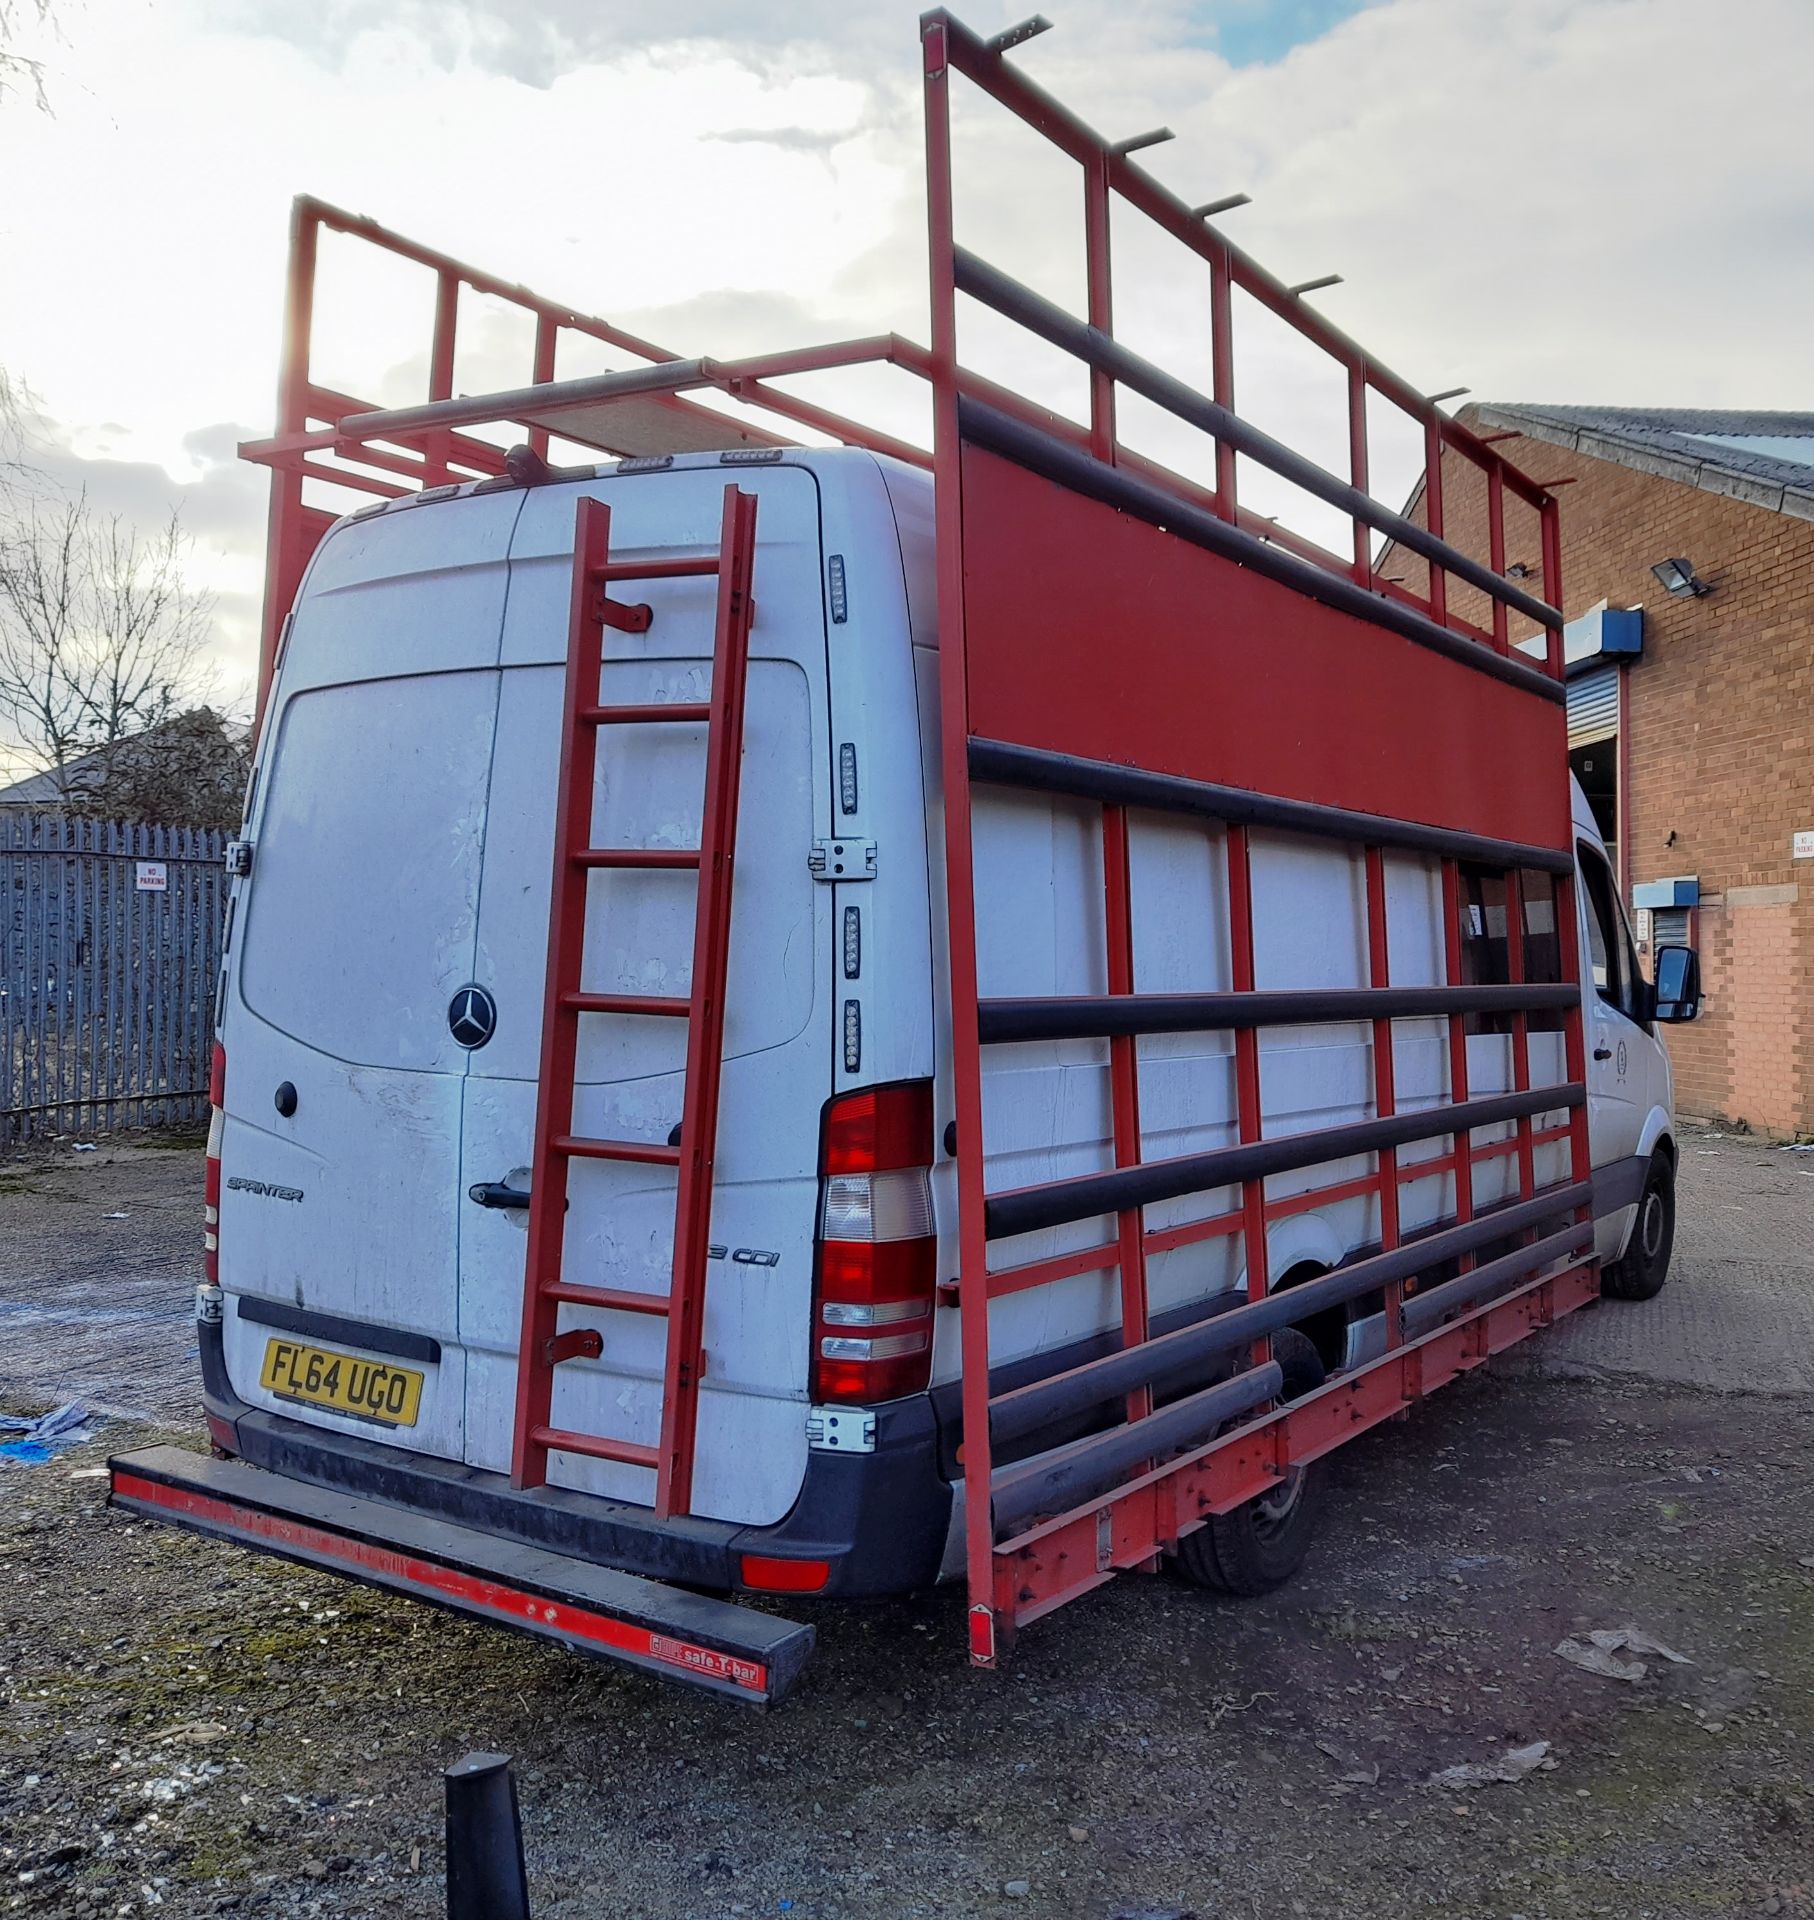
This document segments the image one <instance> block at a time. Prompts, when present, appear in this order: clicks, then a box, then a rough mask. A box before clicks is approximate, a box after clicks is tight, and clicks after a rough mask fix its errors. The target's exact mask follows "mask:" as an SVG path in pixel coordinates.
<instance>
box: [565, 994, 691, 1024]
mask: <svg viewBox="0 0 1814 1920" xmlns="http://www.w3.org/2000/svg"><path fill="white" fill-rule="evenodd" d="M561 1005H562V1006H563V1007H571V1008H572V1009H573V1011H574V1012H575V1013H651V1014H665V1015H667V1016H668V1017H669V1018H671V1019H675V1020H684V1019H685V1018H686V1017H687V1015H688V1014H689V1013H691V1012H692V1011H693V1003H692V1001H690V1000H685V999H682V998H680V997H679V996H677V995H674V994H661V993H563V994H562V995H561Z"/></svg>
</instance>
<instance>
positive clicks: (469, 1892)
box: [443, 1753, 529, 1920]
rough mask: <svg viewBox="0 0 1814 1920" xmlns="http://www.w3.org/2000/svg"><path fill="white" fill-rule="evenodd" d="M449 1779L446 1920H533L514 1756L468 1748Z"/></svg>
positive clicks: (446, 1777)
mask: <svg viewBox="0 0 1814 1920" xmlns="http://www.w3.org/2000/svg"><path fill="white" fill-rule="evenodd" d="M443 1777H444V1778H445V1779H446V1782H447V1920H529V1880H528V1876H527V1875H526V1873H525V1872H524V1869H523V1829H522V1823H521V1822H520V1821H519V1820H518V1818H517V1805H516V1780H515V1778H514V1777H513V1776H512V1774H511V1771H510V1756H509V1755H508V1754H504V1753H469V1754H468V1755H467V1756H466V1758H465V1759H464V1760H460V1761H457V1762H456V1763H455V1764H454V1765H453V1766H451V1767H449V1768H448V1769H447V1772H446V1774H445V1775H444V1776H443Z"/></svg>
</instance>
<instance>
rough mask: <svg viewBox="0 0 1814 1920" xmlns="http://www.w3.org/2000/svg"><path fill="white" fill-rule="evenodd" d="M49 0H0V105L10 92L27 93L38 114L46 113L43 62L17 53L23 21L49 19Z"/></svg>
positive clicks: (28, 55)
mask: <svg viewBox="0 0 1814 1920" xmlns="http://www.w3.org/2000/svg"><path fill="white" fill-rule="evenodd" d="M50 9H51V0H0V105H4V104H5V102H6V97H7V95H8V94H11V93H29V94H30V95H31V97H32V101H33V104H34V105H35V106H36V107H37V109H38V111H39V112H40V113H48V112H49V111H50V95H49V93H48V92H46V90H45V86H44V62H43V61H42V60H36V59H33V58H32V56H31V55H30V54H26V53H21V52H20V51H19V48H18V35H19V28H20V25H21V23H22V22H23V21H25V20H27V19H35V20H38V21H40V22H44V21H48V20H49V19H50Z"/></svg>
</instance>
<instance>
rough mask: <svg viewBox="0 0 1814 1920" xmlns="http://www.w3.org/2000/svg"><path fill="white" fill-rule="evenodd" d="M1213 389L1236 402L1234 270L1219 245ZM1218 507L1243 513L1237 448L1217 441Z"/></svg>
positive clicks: (1213, 281)
mask: <svg viewBox="0 0 1814 1920" xmlns="http://www.w3.org/2000/svg"><path fill="white" fill-rule="evenodd" d="M1209 353H1210V375H1209V377H1210V391H1211V395H1212V397H1213V398H1214V400H1215V403H1216V405H1217V406H1219V407H1226V408H1227V409H1228V410H1229V412H1230V413H1232V412H1233V411H1234V405H1235V328H1234V288H1233V274H1232V269H1231V265H1230V261H1229V257H1228V249H1227V248H1226V247H1224V246H1220V245H1218V246H1217V247H1215V248H1214V249H1213V251H1212V252H1211V253H1210V256H1209ZM1216 511H1217V513H1219V514H1220V515H1221V516H1222V518H1223V519H1224V520H1235V519H1237V518H1238V517H1239V503H1238V501H1237V498H1236V492H1235V450H1234V448H1233V447H1231V446H1230V445H1229V444H1228V442H1227V441H1226V440H1218V441H1217V442H1216Z"/></svg>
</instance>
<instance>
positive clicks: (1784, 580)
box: [1379, 406, 1814, 1134]
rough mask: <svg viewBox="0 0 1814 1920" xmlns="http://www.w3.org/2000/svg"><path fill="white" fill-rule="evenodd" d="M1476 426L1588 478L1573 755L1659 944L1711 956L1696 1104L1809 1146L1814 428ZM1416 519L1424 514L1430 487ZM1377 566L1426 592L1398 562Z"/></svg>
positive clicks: (1582, 501)
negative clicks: (1686, 946)
mask: <svg viewBox="0 0 1814 1920" xmlns="http://www.w3.org/2000/svg"><path fill="white" fill-rule="evenodd" d="M1460 418H1461V420H1462V422H1463V424H1465V425H1467V426H1470V427H1472V428H1473V429H1474V430H1475V431H1476V432H1478V433H1481V434H1491V435H1496V436H1505V438H1503V439H1502V440H1501V442H1500V446H1501V450H1502V451H1503V452H1505V453H1507V454H1509V455H1510V456H1511V458H1512V459H1513V460H1514V461H1516V462H1517V464H1518V465H1519V466H1521V467H1523V468H1524V470H1525V471H1526V472H1527V473H1529V474H1531V475H1532V476H1533V478H1536V479H1538V480H1542V481H1545V482H1554V481H1558V480H1564V479H1566V480H1569V481H1570V482H1571V484H1569V485H1568V486H1567V487H1566V488H1565V489H1564V490H1562V491H1561V492H1560V494H1559V495H1558V497H1559V499H1560V500H1561V503H1562V574H1563V587H1564V608H1563V611H1564V612H1565V614H1566V615H1567V616H1568V619H1569V622H1570V626H1569V629H1568V634H1567V639H1568V656H1569V676H1570V677H1569V695H1570V698H1569V738H1570V755H1569V757H1570V760H1571V762H1572V763H1573V765H1574V768H1575V771H1576V774H1577V776H1578V777H1579V778H1580V779H1581V782H1582V785H1583V786H1584V788H1586V790H1587V791H1588V794H1589V797H1590V798H1591V799H1592V801H1593V803H1594V810H1595V814H1596V817H1597V818H1598V819H1599V822H1600V825H1601V828H1602V831H1603V832H1604V833H1605V835H1606V838H1607V841H1608V843H1609V845H1612V846H1613V847H1614V848H1615V849H1616V861H1617V867H1618V872H1619V877H1620V885H1621V891H1622V892H1623V894H1624V897H1625V903H1626V906H1627V909H1628V911H1630V912H1631V914H1632V918H1633V922H1634V932H1635V933H1636V934H1637V936H1638V939H1639V943H1640V945H1641V946H1646V947H1652V948H1654V946H1655V945H1657V944H1661V943H1663V942H1666V941H1669V940H1681V939H1688V940H1690V941H1692V943H1693V944H1694V945H1696V946H1698V947H1699V949H1700V953H1701V963H1702V969H1703V985H1704V990H1705V999H1704V1002H1703V1009H1702V1014H1701V1018H1700V1020H1699V1021H1698V1022H1697V1023H1696V1024H1694V1025H1693V1026H1685V1027H1676V1028H1673V1029H1671V1031H1670V1035H1669V1049H1670V1054H1671V1056H1672V1058H1673V1059H1674V1061H1675V1065H1676V1082H1677V1100H1678V1103H1679V1105H1680V1107H1681V1109H1682V1111H1683V1112H1684V1113H1689V1114H1697V1115H1719V1116H1724V1117H1726V1118H1728V1119H1731V1120H1735V1121H1736V1120H1742V1121H1744V1122H1746V1123H1747V1124H1749V1125H1750V1126H1752V1127H1754V1128H1756V1129H1758V1130H1759V1131H1762V1132H1767V1133H1772V1134H1814V413H1750V412H1742V413H1735V412H1720V413H1712V412H1700V411H1690V410H1681V409H1665V410H1663V411H1660V412H1647V411H1639V410H1632V409H1614V408H1601V407H1536V406H1471V407H1469V408H1467V409H1466V410H1465V411H1464V412H1463V413H1462V414H1461V416H1460ZM1521 442H1524V443H1526V444H1520V443H1521ZM1442 471H1443V515H1444V533H1445V534H1446V536H1447V538H1448V539H1450V540H1451V541H1453V542H1454V543H1455V544H1456V545H1458V546H1460V547H1461V548H1463V549H1464V550H1465V551H1466V552H1468V553H1470V554H1476V555H1478V556H1479V557H1480V558H1482V559H1486V558H1487V537H1486V501H1485V496H1484V487H1483V485H1482V484H1481V482H1480V478H1479V475H1478V474H1477V472H1476V470H1475V469H1474V468H1473V467H1472V466H1471V465H1470V464H1468V463H1467V462H1466V461H1463V460H1460V459H1458V458H1456V457H1455V456H1453V455H1450V456H1449V457H1448V458H1446V459H1445V461H1444V464H1443V470H1442ZM1408 511H1410V512H1411V513H1412V514H1413V515H1414V516H1415V517H1417V518H1418V519H1420V520H1421V519H1422V517H1423V502H1422V497H1421V492H1420V494H1419V496H1418V497H1417V498H1416V499H1415V500H1414V501H1413V503H1412V506H1411V507H1410V508H1409V509H1408ZM1540 558H1541V556H1540V554H1539V551H1538V536H1537V523H1536V517H1535V515H1534V514H1532V515H1524V516H1522V517H1521V516H1520V514H1519V513H1518V512H1517V511H1515V510H1514V509H1513V506H1512V503H1511V502H1510V501H1509V500H1508V503H1507V511H1506V562H1507V567H1508V571H1511V572H1512V573H1514V574H1515V575H1516V574H1517V573H1518V570H1519V569H1520V568H1523V569H1527V570H1528V577H1529V578H1530V579H1531V580H1532V582H1533V584H1538V585H1540V581H1541V571H1542V570H1541V564H1540ZM1671 562H1686V563H1687V566H1688V571H1687V572H1686V574H1683V573H1682V572H1681V571H1680V570H1679V568H1676V567H1672V566H1671V564H1670V563H1671ZM1658 568H1662V569H1663V572H1664V574H1665V575H1666V576H1667V578H1668V584H1665V580H1664V579H1663V578H1659V575H1658V573H1657V572H1656V571H1655V570H1656V569H1658ZM1379 571H1380V572H1381V573H1382V574H1385V575H1387V576H1390V577H1393V578H1396V579H1400V580H1403V581H1405V582H1406V583H1407V584H1409V585H1415V586H1416V587H1418V588H1419V589H1420V590H1421V589H1422V588H1423V586H1424V584H1425V583H1424V578H1423V563H1422V562H1421V561H1420V560H1418V559H1417V557H1416V556H1415V555H1413V554H1409V553H1407V552H1405V551H1404V550H1403V549H1402V548H1396V547H1391V548H1388V549H1387V550H1386V552H1385V554H1383V555H1382V557H1381V560H1380V564H1379ZM1448 591H1449V605H1450V607H1451V609H1452V610H1453V611H1454V612H1456V613H1460V614H1463V615H1465V616H1466V617H1468V618H1470V619H1474V620H1477V621H1478V620H1483V619H1484V618H1485V617H1486V608H1485V603H1484V601H1483V600H1481V599H1480V597H1479V596H1478V595H1475V594H1473V593H1471V592H1470V590H1468V589H1466V588H1464V587H1462V586H1460V585H1459V583H1456V582H1454V581H1450V582H1449V588H1448ZM1627 609H1635V610H1636V612H1635V615H1634V614H1628V613H1627V612H1626V611H1625V610H1627ZM1514 637H1516V636H1514Z"/></svg>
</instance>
